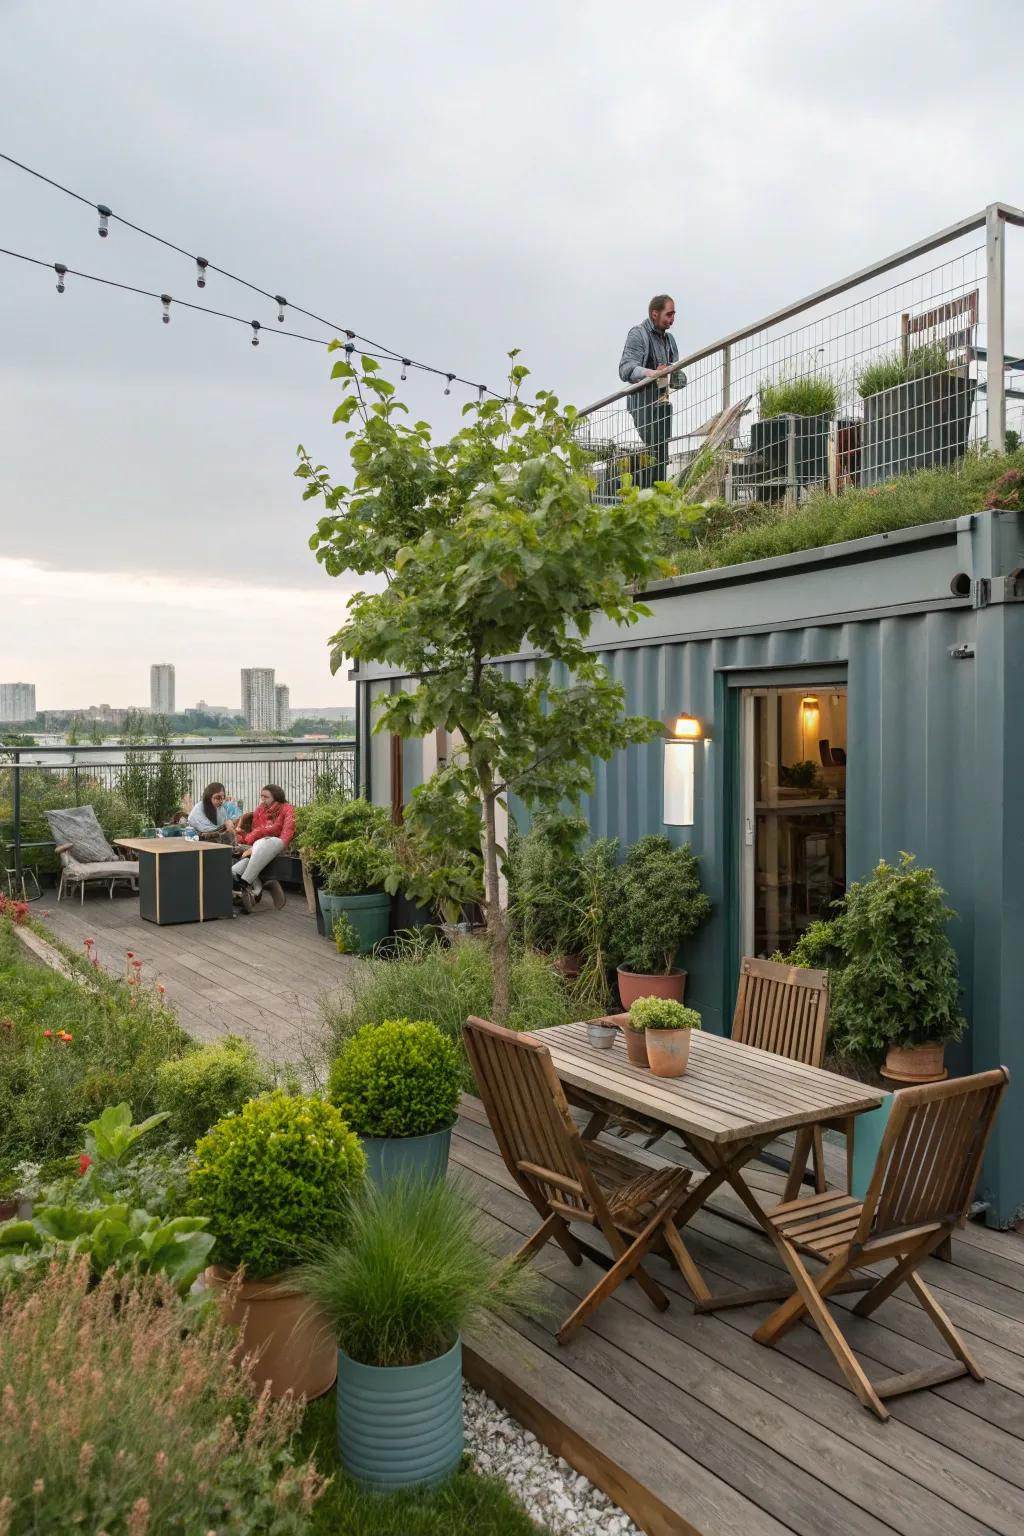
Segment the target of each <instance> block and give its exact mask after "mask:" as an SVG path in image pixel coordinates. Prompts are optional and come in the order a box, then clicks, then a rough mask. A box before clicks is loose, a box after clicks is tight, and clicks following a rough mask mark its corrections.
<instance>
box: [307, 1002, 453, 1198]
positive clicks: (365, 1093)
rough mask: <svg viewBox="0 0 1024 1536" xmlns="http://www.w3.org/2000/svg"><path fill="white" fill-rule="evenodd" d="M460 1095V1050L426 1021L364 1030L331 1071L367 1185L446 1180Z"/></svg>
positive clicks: (331, 1089)
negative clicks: (356, 1139) (362, 1159)
mask: <svg viewBox="0 0 1024 1536" xmlns="http://www.w3.org/2000/svg"><path fill="white" fill-rule="evenodd" d="M461 1090H462V1059H461V1057H460V1055H459V1052H458V1049H457V1047H456V1046H455V1044H454V1043H453V1042H452V1041H451V1040H450V1039H449V1038H448V1037H447V1036H446V1035H443V1034H442V1033H441V1031H440V1030H439V1029H438V1027H437V1025H436V1024H431V1023H430V1022H429V1021H427V1020H420V1021H419V1022H416V1023H413V1022H410V1021H409V1020H408V1019H388V1020H385V1022H384V1023H382V1024H366V1025H364V1026H363V1028H362V1029H360V1030H358V1031H357V1032H356V1034H354V1035H353V1036H352V1038H351V1039H350V1040H349V1041H348V1043H347V1044H346V1045H345V1047H344V1048H343V1050H342V1052H341V1054H340V1055H339V1056H338V1057H337V1058H336V1059H335V1061H334V1063H333V1064H332V1066H331V1073H330V1080H329V1083H328V1089H327V1094H328V1098H329V1099H330V1101H331V1103H332V1104H334V1105H336V1106H337V1108H338V1109H339V1110H340V1112H341V1114H342V1116H343V1117H344V1120H345V1122H346V1124H347V1125H349V1126H350V1127H351V1129H352V1130H353V1131H355V1132H356V1134H357V1135H358V1136H359V1137H360V1138H361V1139H362V1144H363V1151H364V1152H365V1153H366V1159H367V1173H368V1176H369V1178H370V1180H371V1181H372V1182H373V1183H374V1184H376V1185H378V1186H379V1187H383V1186H384V1185H386V1184H388V1183H391V1182H393V1181H394V1180H395V1179H396V1178H402V1177H418V1178H422V1179H443V1178H444V1176H445V1171H446V1169H447V1167H448V1150H449V1147H450V1145H451V1137H452V1126H453V1125H454V1123H455V1117H456V1114H457V1112H458V1104H459V1094H460V1092H461Z"/></svg>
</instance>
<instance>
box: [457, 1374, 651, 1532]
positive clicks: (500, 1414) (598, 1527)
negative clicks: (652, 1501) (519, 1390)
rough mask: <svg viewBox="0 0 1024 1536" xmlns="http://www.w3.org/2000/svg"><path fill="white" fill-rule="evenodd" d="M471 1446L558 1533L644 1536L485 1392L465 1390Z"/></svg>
mask: <svg viewBox="0 0 1024 1536" xmlns="http://www.w3.org/2000/svg"><path fill="white" fill-rule="evenodd" d="M464 1403H465V1417H466V1449H467V1451H468V1452H469V1454H470V1456H471V1457H472V1460H473V1465H474V1466H475V1468H476V1470H477V1471H478V1472H485V1473H489V1474H490V1475H491V1476H492V1477H500V1478H501V1480H502V1481H503V1482H504V1483H505V1484H506V1485H507V1486H508V1488H509V1489H510V1490H511V1491H512V1493H513V1494H514V1495H515V1497H516V1498H517V1499H518V1500H519V1502H520V1504H522V1505H523V1507H524V1508H525V1510H526V1512H527V1514H528V1515H529V1516H530V1517H531V1519H533V1520H536V1521H537V1522H538V1523H539V1524H540V1525H545V1526H547V1527H548V1529H549V1530H550V1531H553V1532H554V1533H555V1536H643V1532H642V1531H641V1530H640V1528H639V1526H636V1525H634V1524H633V1522H632V1520H630V1518H629V1516H628V1515H625V1514H623V1512H622V1510H621V1509H620V1508H619V1507H618V1505H617V1504H613V1503H612V1501H611V1499H610V1498H609V1497H608V1496H607V1494H605V1493H602V1492H601V1490H600V1489H599V1488H595V1487H594V1485H593V1483H591V1482H589V1481H588V1480H587V1478H585V1477H584V1476H583V1474H582V1473H581V1472H575V1471H574V1470H573V1468H572V1467H570V1465H569V1463H568V1462H567V1461H563V1460H562V1458H561V1457H560V1456H553V1455H552V1454H551V1452H550V1451H549V1450H548V1449H547V1447H546V1446H543V1445H542V1444H541V1443H540V1441H539V1440H538V1439H537V1437H536V1435H533V1434H531V1433H530V1431H529V1430H528V1429H524V1428H523V1426H522V1425H521V1424H519V1423H517V1422H516V1420H515V1419H513V1418H512V1416H511V1415H510V1414H508V1413H506V1412H505V1410H504V1408H499V1407H498V1405H497V1403H494V1402H492V1401H491V1399H490V1398H489V1397H488V1396H487V1394H486V1393H484V1392H476V1391H474V1390H473V1388H472V1387H466V1388H465V1390H464Z"/></svg>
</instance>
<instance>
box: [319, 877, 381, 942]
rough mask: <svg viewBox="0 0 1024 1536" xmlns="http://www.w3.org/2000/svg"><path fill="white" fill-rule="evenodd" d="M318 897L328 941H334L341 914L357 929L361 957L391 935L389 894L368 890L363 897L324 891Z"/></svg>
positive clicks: (325, 935)
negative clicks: (333, 894) (337, 919)
mask: <svg viewBox="0 0 1024 1536" xmlns="http://www.w3.org/2000/svg"><path fill="white" fill-rule="evenodd" d="M316 894H317V901H318V902H319V903H320V911H321V913H322V914H323V920H324V937H325V938H328V939H333V938H334V922H335V919H336V918H337V917H339V916H340V915H341V914H342V913H344V914H345V916H346V917H347V918H348V920H349V922H350V923H351V924H352V927H353V928H354V929H355V933H356V938H357V939H358V941H359V953H360V954H361V955H368V954H369V953H370V951H371V950H372V949H373V948H374V946H375V945H376V944H379V943H380V941H381V939H386V938H387V936H388V934H389V933H390V931H391V897H390V896H389V895H388V893H387V891H369V892H367V893H366V894H365V895H363V896H331V895H329V894H328V892H327V891H324V890H319V891H317V893H316Z"/></svg>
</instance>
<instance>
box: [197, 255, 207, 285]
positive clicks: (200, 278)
mask: <svg viewBox="0 0 1024 1536" xmlns="http://www.w3.org/2000/svg"><path fill="white" fill-rule="evenodd" d="M209 265H210V263H209V262H208V261H207V259H206V257H205V256H197V257H196V287H197V288H205V287H206V269H207V267H208V266H209Z"/></svg>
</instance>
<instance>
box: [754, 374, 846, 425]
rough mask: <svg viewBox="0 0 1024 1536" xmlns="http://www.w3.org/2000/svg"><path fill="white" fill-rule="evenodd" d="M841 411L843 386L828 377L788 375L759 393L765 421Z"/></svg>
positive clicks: (831, 414)
mask: <svg viewBox="0 0 1024 1536" xmlns="http://www.w3.org/2000/svg"><path fill="white" fill-rule="evenodd" d="M838 409H839V385H838V384H837V383H836V381H835V379H833V378H830V377H829V376H828V375H827V374H820V373H817V374H815V373H812V374H804V375H797V374H792V375H786V374H784V375H781V376H780V377H779V378H778V379H775V380H770V381H767V382H766V383H764V384H762V385H761V388H760V390H759V391H758V411H759V414H760V417H761V420H762V421H768V420H769V419H770V418H771V417H773V416H834V415H835V414H836V412H837V411H838Z"/></svg>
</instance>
